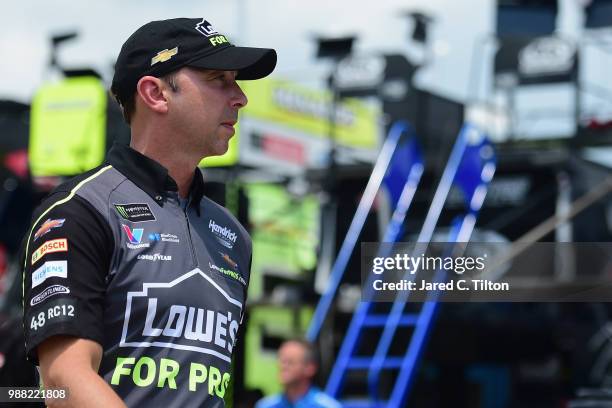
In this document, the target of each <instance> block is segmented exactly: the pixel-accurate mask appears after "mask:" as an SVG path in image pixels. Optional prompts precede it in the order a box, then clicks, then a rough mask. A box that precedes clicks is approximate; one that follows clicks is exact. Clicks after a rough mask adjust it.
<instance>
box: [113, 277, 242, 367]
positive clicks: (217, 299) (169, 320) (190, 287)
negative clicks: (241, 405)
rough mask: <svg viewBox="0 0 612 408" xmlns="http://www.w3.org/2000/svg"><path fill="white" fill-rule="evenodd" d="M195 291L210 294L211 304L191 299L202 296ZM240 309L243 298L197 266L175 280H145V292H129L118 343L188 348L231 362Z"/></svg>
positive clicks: (207, 301) (207, 297) (209, 300)
mask: <svg viewBox="0 0 612 408" xmlns="http://www.w3.org/2000/svg"><path fill="white" fill-rule="evenodd" d="M193 291H197V292H201V293H205V294H206V302H204V303H205V304H206V305H208V307H203V306H202V304H201V303H202V302H199V303H195V304H191V303H190V302H189V299H191V300H192V301H193V299H197V298H198V297H197V296H195V295H194V294H193ZM190 293H191V295H189V294H190ZM175 302H176V303H175ZM183 302H184V303H183ZM242 308H243V305H242V303H241V302H240V301H239V300H237V299H234V298H233V297H231V296H230V294H229V293H228V292H226V291H225V289H224V288H223V287H221V286H220V285H219V284H218V283H217V282H216V280H215V279H213V278H211V277H210V276H209V275H208V274H206V273H204V272H203V271H202V270H200V269H198V268H196V269H194V270H192V271H190V272H188V273H186V274H184V275H182V276H180V277H178V278H176V279H174V280H173V281H171V282H144V283H143V285H142V291H137V292H128V293H127V304H126V308H125V317H124V320H123V332H122V335H121V341H120V343H119V347H138V348H143V347H160V348H163V349H164V350H167V349H168V348H173V349H177V350H188V351H189V352H191V353H194V352H196V353H202V354H207V355H208V356H214V357H217V358H218V359H220V360H223V361H225V362H227V363H228V364H229V363H231V361H232V350H233V348H234V345H235V343H236V335H237V333H238V327H239V325H240V320H241V316H242ZM144 316H146V317H144ZM143 317H144V318H143Z"/></svg>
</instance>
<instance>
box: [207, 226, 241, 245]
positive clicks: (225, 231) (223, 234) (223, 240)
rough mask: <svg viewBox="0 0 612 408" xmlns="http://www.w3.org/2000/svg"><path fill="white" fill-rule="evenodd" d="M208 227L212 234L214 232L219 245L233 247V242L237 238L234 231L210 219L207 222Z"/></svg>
mask: <svg viewBox="0 0 612 408" xmlns="http://www.w3.org/2000/svg"><path fill="white" fill-rule="evenodd" d="M208 228H209V229H210V230H211V231H212V232H213V234H215V237H216V238H217V241H219V243H220V244H221V245H223V246H224V247H226V248H229V249H232V248H233V247H234V244H235V243H236V240H237V239H238V235H237V234H236V233H235V232H234V231H232V230H231V229H229V228H226V227H222V226H221V225H219V224H217V223H216V222H215V221H214V220H210V221H209V222H208Z"/></svg>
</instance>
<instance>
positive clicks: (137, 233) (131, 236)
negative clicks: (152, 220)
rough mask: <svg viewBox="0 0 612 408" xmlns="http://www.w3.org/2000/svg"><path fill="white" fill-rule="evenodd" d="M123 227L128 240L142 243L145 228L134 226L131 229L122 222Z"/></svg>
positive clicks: (133, 242)
mask: <svg viewBox="0 0 612 408" xmlns="http://www.w3.org/2000/svg"><path fill="white" fill-rule="evenodd" d="M121 226H122V227H123V231H125V235H127V237H128V240H129V241H130V243H131V244H140V241H141V240H142V234H143V232H144V229H143V228H134V229H131V228H130V227H129V226H127V225H124V224H121Z"/></svg>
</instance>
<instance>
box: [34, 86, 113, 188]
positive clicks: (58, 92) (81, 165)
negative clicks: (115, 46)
mask: <svg viewBox="0 0 612 408" xmlns="http://www.w3.org/2000/svg"><path fill="white" fill-rule="evenodd" d="M105 147H106V91H105V89H104V86H103V84H102V82H101V81H100V80H99V79H98V78H95V77H75V78H66V79H64V80H62V81H61V82H58V83H53V84H48V85H44V86H42V87H41V88H40V89H39V90H38V92H37V93H36V95H35V96H34V99H33V101H32V109H31V118H30V144H29V160H30V168H31V172H32V175H33V176H35V177H37V176H72V175H76V174H79V173H82V172H84V171H87V170H90V169H92V168H94V167H96V166H98V165H100V164H101V163H102V161H103V160H104V152H105Z"/></svg>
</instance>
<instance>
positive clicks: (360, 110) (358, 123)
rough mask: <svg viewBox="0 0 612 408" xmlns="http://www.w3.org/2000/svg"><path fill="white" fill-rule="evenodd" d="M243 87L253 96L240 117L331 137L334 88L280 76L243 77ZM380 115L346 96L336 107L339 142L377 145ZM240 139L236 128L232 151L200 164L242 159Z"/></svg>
mask: <svg viewBox="0 0 612 408" xmlns="http://www.w3.org/2000/svg"><path fill="white" fill-rule="evenodd" d="M240 87H241V88H242V90H243V91H244V93H245V94H246V96H247V98H248V100H249V102H248V104H247V106H246V107H245V108H244V109H242V110H241V111H240V115H241V116H240V117H241V119H240V120H244V121H248V120H250V119H254V120H257V121H258V122H259V123H264V124H266V123H267V124H269V125H270V126H272V129H275V128H276V127H278V126H281V127H283V128H285V129H287V130H288V131H291V130H295V131H297V132H296V133H298V134H301V135H308V136H309V137H311V138H314V139H328V138H329V134H330V125H329V115H330V109H331V101H332V95H331V92H329V91H320V90H313V89H308V88H305V87H302V86H299V85H297V84H295V83H292V82H290V81H282V80H276V79H261V80H258V81H243V82H240ZM379 117H380V112H379V110H378V109H376V108H374V107H372V106H369V105H367V104H365V103H363V102H361V101H359V100H358V99H351V98H346V99H343V100H342V102H341V103H340V104H339V105H338V107H337V110H336V125H335V130H334V135H335V139H336V142H337V143H338V144H339V145H341V146H348V147H355V148H361V149H376V148H377V144H378V135H379V133H380V129H379V124H378V119H379ZM239 139H240V133H239V132H238V129H236V134H235V136H234V137H233V138H232V139H231V141H230V147H229V150H228V152H227V153H226V154H225V155H223V156H217V157H209V158H206V159H204V160H203V161H202V163H200V165H202V166H204V167H212V166H231V165H233V164H236V163H237V162H238V161H239V155H238V146H239V143H240V142H239ZM305 139H308V138H305ZM307 142H308V141H307V140H305V141H304V143H307ZM245 148H247V147H245Z"/></svg>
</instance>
